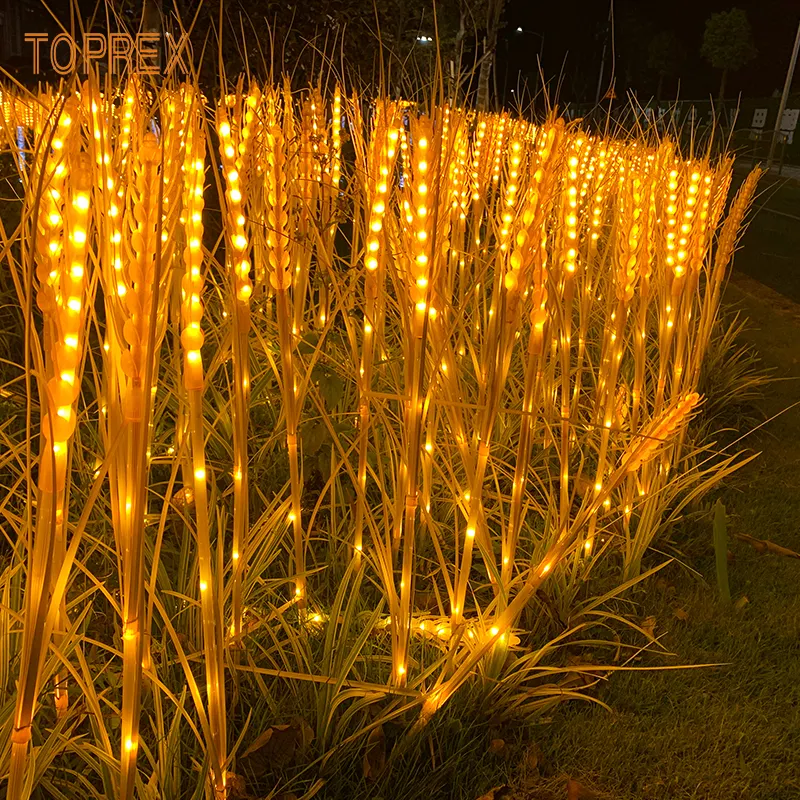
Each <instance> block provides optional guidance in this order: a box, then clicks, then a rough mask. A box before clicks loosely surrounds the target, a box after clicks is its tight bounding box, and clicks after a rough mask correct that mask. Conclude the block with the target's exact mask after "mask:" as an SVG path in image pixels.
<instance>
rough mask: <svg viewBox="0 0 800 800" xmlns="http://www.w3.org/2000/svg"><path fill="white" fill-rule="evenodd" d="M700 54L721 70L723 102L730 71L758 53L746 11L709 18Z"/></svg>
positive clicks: (720, 95) (721, 95)
mask: <svg viewBox="0 0 800 800" xmlns="http://www.w3.org/2000/svg"><path fill="white" fill-rule="evenodd" d="M700 55H702V56H703V58H705V59H706V61H708V63H709V64H711V66H712V67H714V69H721V70H722V79H721V80H720V85H719V99H720V102H721V101H722V100H723V99H724V98H725V84H726V82H727V80H728V73H729V72H736V70H738V69H741V68H742V67H743V66H744V65H745V64H746V63H747V62H748V61H751V60H752V59H754V58H755V57H756V56H757V55H758V51H757V50H756V48H755V45H754V44H753V32H752V30H751V28H750V22H749V20H748V19H747V14H746V13H745V12H744V11H742V9H740V8H732V9H731V10H730V11H720V12H719V13H717V14H712V15H711V16H710V17H709V18H708V19H707V20H706V30H705V34H704V35H703V46H702V47H701V48H700Z"/></svg>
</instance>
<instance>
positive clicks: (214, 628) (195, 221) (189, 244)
mask: <svg viewBox="0 0 800 800" xmlns="http://www.w3.org/2000/svg"><path fill="white" fill-rule="evenodd" d="M185 93H186V115H185V119H186V121H185V125H186V131H185V142H186V144H185V161H184V180H185V189H184V203H183V205H184V212H183V213H184V220H185V223H184V230H185V234H186V245H185V248H184V252H183V261H184V267H185V272H184V276H183V281H182V292H181V296H182V302H181V328H182V330H181V344H182V345H183V353H184V363H183V382H184V387H185V389H186V392H187V394H188V398H189V400H188V406H189V432H190V435H189V445H190V452H191V462H192V475H193V487H194V507H195V515H196V524H197V547H198V559H197V561H198V566H199V578H200V586H199V588H200V610H201V614H202V618H203V649H204V652H205V668H206V691H207V697H208V719H209V724H210V730H211V742H209V745H210V748H209V749H210V751H211V772H212V776H213V780H214V789H215V792H216V796H217V797H218V798H220V800H224V798H225V797H226V789H225V784H226V779H225V763H226V753H227V744H226V738H227V737H226V718H225V686H224V678H225V673H224V623H223V617H222V596H223V592H222V576H221V575H215V574H214V571H213V569H212V563H213V555H212V551H211V537H210V532H209V519H208V497H207V485H206V484H207V477H206V461H205V446H204V431H203V359H202V355H201V353H200V349H201V347H202V346H203V340H204V337H203V331H202V327H201V321H202V315H203V303H202V299H201V297H202V291H203V275H202V267H203V250H202V242H203V180H204V176H205V140H204V138H203V130H202V126H201V116H200V115H201V114H202V106H201V105H200V102H199V100H198V99H197V98H196V97H194V96H193V95H194V93H193V91H192V90H191V89H189V88H188V87H187V88H186V90H185ZM218 546H220V545H218ZM232 559H233V563H234V567H235V566H236V563H237V561H238V560H239V553H238V552H237V551H236V550H234V551H233V553H232ZM232 633H234V635H236V634H237V633H238V631H236V630H235V626H234V630H233V631H232Z"/></svg>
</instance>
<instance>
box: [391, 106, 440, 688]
mask: <svg viewBox="0 0 800 800" xmlns="http://www.w3.org/2000/svg"><path fill="white" fill-rule="evenodd" d="M413 122H414V124H413V127H412V133H413V135H414V150H413V161H412V163H413V172H412V174H411V176H410V177H409V181H408V184H409V188H408V191H407V194H406V197H405V199H404V201H403V207H404V211H405V218H406V227H405V234H406V242H407V245H406V246H407V252H408V257H407V259H406V264H407V266H406V268H405V270H404V274H402V275H401V276H399V279H398V283H399V285H400V286H402V291H403V294H404V295H405V298H406V307H405V308H404V309H403V312H402V313H403V316H404V320H405V330H406V336H407V339H406V348H407V350H406V364H405V386H406V392H407V399H406V400H405V409H404V414H403V420H404V429H405V430H404V442H403V451H402V461H401V463H400V472H399V475H398V484H397V488H396V502H395V522H394V541H393V549H394V551H395V552H397V551H399V550H400V549H401V548H400V545H401V536H402V565H401V573H400V608H399V618H398V619H397V621H396V622H395V624H394V625H393V667H394V670H393V676H392V677H393V679H394V680H395V681H396V682H397V683H398V685H401V686H403V685H405V681H406V673H407V668H408V641H409V635H410V621H411V611H412V608H411V603H412V597H413V593H414V586H413V580H414V569H413V567H414V549H415V548H414V545H415V536H416V532H415V530H416V514H417V506H418V502H419V494H418V486H417V477H418V472H419V463H420V448H421V444H422V441H421V440H422V428H423V425H424V421H425V403H424V395H423V392H424V383H425V349H426V329H427V319H428V314H429V311H430V306H429V296H430V295H429V285H430V281H431V276H432V275H433V274H434V270H435V265H434V264H433V263H432V262H433V260H434V258H435V257H436V242H435V241H434V236H433V235H434V224H435V222H434V204H435V203H436V202H437V200H438V197H439V182H438V170H437V169H436V164H437V161H438V158H437V156H438V153H437V151H436V149H435V148H434V142H433V141H432V138H433V126H432V124H431V121H430V120H429V119H428V118H427V117H418V118H416V119H414V121H413Z"/></svg>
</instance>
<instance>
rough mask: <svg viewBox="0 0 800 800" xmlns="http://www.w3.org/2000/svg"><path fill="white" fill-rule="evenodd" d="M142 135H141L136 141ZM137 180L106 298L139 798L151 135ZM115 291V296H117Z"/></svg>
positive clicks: (157, 310)
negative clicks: (118, 265) (122, 259)
mask: <svg viewBox="0 0 800 800" xmlns="http://www.w3.org/2000/svg"><path fill="white" fill-rule="evenodd" d="M138 135H141V134H137V137H135V138H138ZM128 155H129V156H130V157H132V159H131V169H132V177H133V188H132V195H133V197H132V203H133V206H132V210H133V214H132V217H133V219H132V220H129V222H128V224H129V237H130V238H129V242H130V248H131V250H130V252H131V253H132V260H131V261H130V263H129V264H128V265H127V270H126V269H125V268H124V267H123V268H122V269H120V270H119V271H118V277H119V283H118V284H117V286H116V293H115V295H116V296H115V295H114V294H111V295H110V296H109V294H108V293H107V303H108V304H109V307H108V310H107V315H108V317H109V318H110V319H114V317H115V316H118V318H119V317H121V318H122V322H123V324H122V325H121V327H122V337H123V340H124V342H123V341H120V342H119V345H120V349H121V353H120V354H119V362H117V363H115V364H114V365H113V368H118V369H120V370H121V375H120V377H119V379H118V381H117V385H118V386H119V387H120V390H121V397H120V402H121V428H120V431H119V433H120V435H121V436H122V437H123V439H122V445H121V447H120V448H119V449H118V451H117V453H116V454H115V458H114V460H113V461H112V465H111V468H110V469H109V477H110V479H111V480H112V481H113V482H116V483H117V485H118V488H117V496H118V498H119V500H120V503H121V505H122V508H121V510H120V514H119V519H120V522H121V531H120V533H119V534H118V541H119V542H120V543H121V546H122V559H121V562H122V644H123V662H122V720H121V733H122V750H121V755H120V772H121V775H120V795H121V797H122V798H123V800H128V798H130V797H132V795H133V788H134V783H135V778H136V760H137V754H138V749H139V710H140V705H141V696H140V695H141V686H142V666H143V664H142V662H143V659H144V657H145V654H146V650H145V646H146V645H145V641H144V639H145V637H146V636H147V635H148V626H147V619H146V609H145V561H144V554H145V523H144V517H145V513H146V500H147V496H146V487H147V473H148V452H149V439H150V431H151V426H150V414H151V410H152V394H153V392H154V390H155V383H154V379H155V369H156V364H157V360H156V354H157V352H158V348H159V346H160V343H161V340H162V338H163V335H164V327H165V322H166V320H165V302H164V298H165V297H168V295H169V282H168V281H169V274H170V266H171V265H170V264H169V263H164V261H163V260H162V257H161V255H162V253H161V247H160V241H159V239H160V235H161V230H162V227H163V226H162V220H161V204H162V198H163V196H164V193H165V187H164V186H163V183H162V181H161V180H160V179H159V165H162V168H163V164H164V159H163V153H162V150H161V148H160V147H159V143H158V140H157V139H156V137H155V135H154V134H153V133H149V132H148V133H145V134H143V135H142V136H141V139H140V140H139V142H136V140H135V139H134V144H133V145H132V147H131V151H130V153H129V154H128ZM112 291H113V290H112Z"/></svg>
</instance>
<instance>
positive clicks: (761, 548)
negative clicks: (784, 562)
mask: <svg viewBox="0 0 800 800" xmlns="http://www.w3.org/2000/svg"><path fill="white" fill-rule="evenodd" d="M733 535H734V536H735V537H736V538H737V539H738V540H739V541H740V542H746V543H747V544H749V545H750V547H752V548H753V549H754V550H755V551H756V552H757V553H773V554H774V555H776V556H786V557H787V558H800V553H796V552H795V551H794V550H790V549H789V548H788V547H781V545H779V544H775V542H770V541H769V540H768V539H756V538H755V537H754V536H748V535H747V534H746V533H734V534H733Z"/></svg>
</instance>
